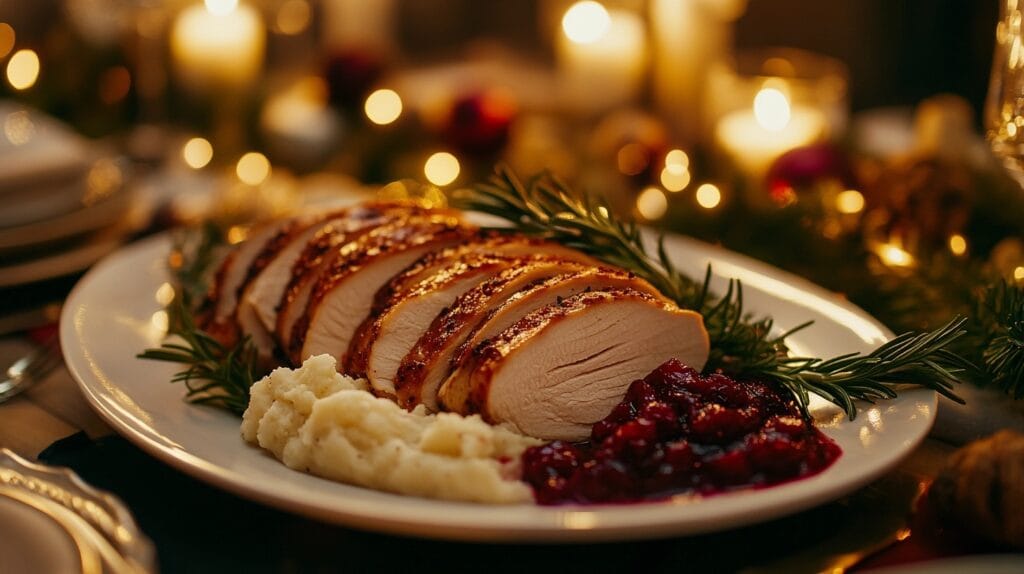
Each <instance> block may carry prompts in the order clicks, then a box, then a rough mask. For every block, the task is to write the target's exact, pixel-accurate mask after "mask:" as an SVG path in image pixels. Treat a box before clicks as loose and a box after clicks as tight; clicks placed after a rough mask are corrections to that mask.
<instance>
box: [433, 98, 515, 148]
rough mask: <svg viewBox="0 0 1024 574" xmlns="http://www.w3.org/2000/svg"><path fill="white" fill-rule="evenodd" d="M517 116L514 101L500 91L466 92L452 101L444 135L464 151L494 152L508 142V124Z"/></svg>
mask: <svg viewBox="0 0 1024 574" xmlns="http://www.w3.org/2000/svg"><path fill="white" fill-rule="evenodd" d="M515 116H516V104H515V102H514V101H513V100H512V99H511V98H510V97H509V96H507V95H505V94H503V93H501V92H497V91H486V92H474V93H471V94H467V95H464V96H462V97H459V98H457V99H456V100H455V101H454V102H453V103H452V107H451V109H450V110H449V112H448V117H447V120H446V121H445V124H444V125H443V127H442V137H444V139H445V141H446V142H447V143H448V145H450V146H451V147H453V148H455V149H457V150H459V151H461V152H464V153H468V154H480V155H488V154H493V153H496V152H498V151H500V150H501V149H502V148H503V147H505V144H506V143H507V142H508V132H509V127H510V126H511V125H512V121H513V120H514V119H515Z"/></svg>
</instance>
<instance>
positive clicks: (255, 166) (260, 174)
mask: <svg viewBox="0 0 1024 574" xmlns="http://www.w3.org/2000/svg"><path fill="white" fill-rule="evenodd" d="M235 173H236V174H238V179H240V180H242V183H247V184H249V185H259V184H261V183H263V182H264V180H266V179H267V177H269V176H270V160H268V159H267V156H265V155H263V154H261V153H260V152H257V151H251V152H249V153H247V154H245V155H243V156H242V157H241V158H240V159H239V160H238V165H236V166H235Z"/></svg>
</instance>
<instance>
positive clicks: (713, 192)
mask: <svg viewBox="0 0 1024 574" xmlns="http://www.w3.org/2000/svg"><path fill="white" fill-rule="evenodd" d="M694 197H695V198H696V200H697V205H699V206H701V207H703V208H704V209H714V208H716V207H718V204H720V203H722V192H721V190H719V189H718V186H717V185H715V184H713V183H705V184H701V186H700V187H698V188H697V193H696V194H695V195H694Z"/></svg>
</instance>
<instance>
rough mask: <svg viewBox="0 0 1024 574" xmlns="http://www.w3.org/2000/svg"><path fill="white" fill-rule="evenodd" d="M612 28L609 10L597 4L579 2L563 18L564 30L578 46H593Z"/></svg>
mask: <svg viewBox="0 0 1024 574" xmlns="http://www.w3.org/2000/svg"><path fill="white" fill-rule="evenodd" d="M611 26H612V19H611V16H609V14H608V10H605V7H604V6H602V5H601V4H599V3H597V2H592V1H589V0H588V1H586V2H577V3H575V4H573V5H572V6H570V7H569V9H568V10H566V11H565V16H562V30H563V31H564V32H565V35H566V37H567V38H569V39H570V40H572V41H573V42H576V43H577V44H592V43H594V42H596V41H598V40H600V39H601V38H602V37H604V35H605V34H607V33H608V30H609V29H610V28H611Z"/></svg>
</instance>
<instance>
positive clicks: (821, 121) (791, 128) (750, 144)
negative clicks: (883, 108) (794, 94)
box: [715, 82, 826, 178]
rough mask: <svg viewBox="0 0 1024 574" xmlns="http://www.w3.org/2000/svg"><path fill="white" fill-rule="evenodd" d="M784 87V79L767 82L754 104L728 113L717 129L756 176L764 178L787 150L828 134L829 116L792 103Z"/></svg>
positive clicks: (722, 143)
mask: <svg viewBox="0 0 1024 574" xmlns="http://www.w3.org/2000/svg"><path fill="white" fill-rule="evenodd" d="M773 85H778V86H779V87H773ZM780 87H784V85H783V84H782V83H781V82H779V83H778V84H773V83H772V82H766V85H765V87H763V88H761V90H760V91H759V92H757V95H756V96H755V97H754V104H753V106H752V107H750V108H747V109H741V110H737V111H734V112H731V113H729V114H726V115H725V116H724V117H723V118H722V119H721V120H720V121H719V122H718V126H717V127H716V129H715V137H716V139H717V140H718V143H719V145H720V146H721V147H722V148H723V149H724V150H725V151H726V153H728V154H729V156H730V157H731V158H732V159H733V160H734V161H735V162H736V165H737V166H739V168H740V169H741V170H742V171H743V172H744V173H746V174H747V175H748V176H751V177H753V178H760V177H763V176H764V174H765V172H766V171H767V170H768V167H769V166H770V165H771V162H773V161H774V160H775V159H776V158H778V157H779V156H780V155H782V154H783V153H785V152H787V151H789V150H791V149H794V148H797V147H801V146H805V145H807V144H810V143H813V142H814V141H816V140H818V139H819V138H821V137H822V136H823V135H825V131H826V122H825V115H824V114H823V113H822V112H821V111H819V110H815V109H813V108H811V107H809V106H806V105H799V104H791V103H790V101H789V98H788V97H787V96H786V94H785V93H784V91H783V90H782V89H780Z"/></svg>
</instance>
